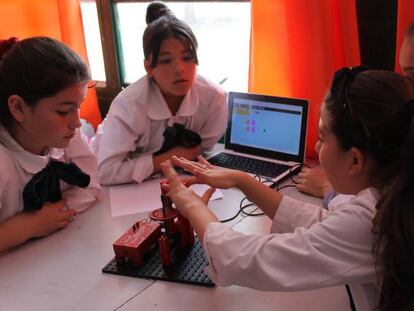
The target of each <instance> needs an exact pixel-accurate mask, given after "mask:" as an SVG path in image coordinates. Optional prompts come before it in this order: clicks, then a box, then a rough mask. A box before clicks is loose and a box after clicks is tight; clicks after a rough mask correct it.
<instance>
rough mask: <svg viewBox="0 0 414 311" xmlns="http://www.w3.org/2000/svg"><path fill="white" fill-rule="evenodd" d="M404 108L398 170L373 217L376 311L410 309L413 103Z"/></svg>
mask: <svg viewBox="0 0 414 311" xmlns="http://www.w3.org/2000/svg"><path fill="white" fill-rule="evenodd" d="M406 105H407V107H406V109H407V114H408V115H410V116H411V124H410V127H409V129H408V135H407V136H406V138H405V141H404V144H403V146H402V148H401V152H400V158H399V159H395V161H397V162H398V163H400V164H399V166H400V167H399V170H398V172H395V177H394V178H393V179H392V181H391V182H390V183H389V186H387V187H384V189H383V191H382V192H383V193H382V195H381V200H380V201H379V202H378V204H377V213H376V216H375V218H374V226H373V233H374V236H375V237H376V240H375V243H374V245H373V254H374V258H375V264H376V270H377V272H378V277H379V284H381V296H380V302H379V307H378V310H380V311H388V310H414V294H413V293H414V264H413V259H414V189H413V187H414V163H413V159H414V100H410V101H409V102H408V103H407V104H406Z"/></svg>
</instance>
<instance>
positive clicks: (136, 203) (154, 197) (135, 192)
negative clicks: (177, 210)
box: [109, 178, 223, 217]
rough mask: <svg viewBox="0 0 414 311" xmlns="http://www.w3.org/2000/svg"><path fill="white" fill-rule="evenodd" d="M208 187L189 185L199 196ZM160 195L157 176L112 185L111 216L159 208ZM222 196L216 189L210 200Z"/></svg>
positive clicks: (110, 190)
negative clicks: (138, 181)
mask: <svg viewBox="0 0 414 311" xmlns="http://www.w3.org/2000/svg"><path fill="white" fill-rule="evenodd" d="M208 188H209V186H207V185H192V186H191V187H190V189H192V190H193V191H194V192H195V193H196V194H197V195H199V196H201V195H202V194H203V193H204V192H205V191H206V190H207V189H208ZM160 196H161V189H160V179H158V178H154V179H150V180H147V181H145V182H143V183H141V184H128V185H120V186H112V187H110V188H109V198H110V205H111V216H112V217H116V216H123V215H130V214H138V213H143V212H150V211H153V210H155V209H158V208H161V207H162V206H161V198H160ZM222 197H223V193H222V192H221V191H220V190H218V189H217V190H216V191H215V192H214V193H213V195H212V197H211V199H210V200H217V199H220V198H222Z"/></svg>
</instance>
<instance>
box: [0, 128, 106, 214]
mask: <svg viewBox="0 0 414 311" xmlns="http://www.w3.org/2000/svg"><path fill="white" fill-rule="evenodd" d="M50 158H53V159H56V160H58V161H61V162H66V163H69V162H74V163H75V164H76V165H77V166H79V168H81V169H82V170H83V171H84V172H85V173H87V174H88V175H89V176H90V177H91V180H90V184H89V186H88V187H87V188H80V187H77V186H72V185H69V184H67V183H65V182H63V181H61V189H62V196H63V197H64V198H66V199H67V201H66V203H67V206H68V207H69V208H72V209H75V210H76V211H78V212H81V211H83V210H85V209H86V208H88V207H89V206H90V205H91V204H92V203H93V202H95V201H96V199H97V197H98V195H99V193H100V189H101V188H100V185H99V180H98V174H97V163H96V156H95V155H94V154H93V152H92V150H91V149H90V147H89V146H88V144H87V143H86V142H85V141H84V139H83V137H82V136H81V132H80V130H79V129H78V130H77V131H76V134H75V136H74V137H73V138H72V139H71V141H70V143H69V146H68V147H67V148H65V149H57V148H49V150H48V153H47V154H45V155H42V156H40V155H35V154H33V153H30V152H28V151H26V150H25V149H23V148H22V147H21V146H20V145H19V144H18V143H17V142H16V141H15V140H14V139H13V137H12V136H11V135H10V134H9V132H8V131H7V130H6V129H5V128H4V127H3V126H1V125H0V170H1V174H0V222H3V221H5V220H6V219H8V218H10V217H13V216H15V215H16V214H18V213H20V212H22V211H23V190H24V188H25V186H26V184H27V183H28V181H29V180H30V179H31V178H32V177H33V175H35V174H36V173H38V172H39V171H41V170H42V169H43V168H45V167H46V165H47V164H48V163H49V161H50Z"/></svg>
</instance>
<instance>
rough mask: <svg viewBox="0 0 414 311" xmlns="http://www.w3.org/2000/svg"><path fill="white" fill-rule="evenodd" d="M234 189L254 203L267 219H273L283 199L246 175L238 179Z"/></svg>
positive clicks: (277, 193)
mask: <svg viewBox="0 0 414 311" xmlns="http://www.w3.org/2000/svg"><path fill="white" fill-rule="evenodd" d="M236 187H237V188H239V189H240V190H241V191H242V192H243V193H244V194H245V195H246V197H247V199H248V200H249V201H251V202H253V203H255V204H256V205H257V206H258V207H259V208H260V209H261V210H262V211H263V212H264V213H265V214H266V215H267V216H268V217H270V218H271V219H273V217H274V216H275V214H276V211H277V209H278V207H279V204H280V202H281V200H282V197H283V195H282V194H281V193H280V192H277V191H275V190H273V189H271V188H269V187H268V186H266V185H264V184H262V183H261V182H259V181H257V180H256V179H254V178H252V177H251V176H250V175H248V174H243V175H241V176H239V177H238V181H237V183H236Z"/></svg>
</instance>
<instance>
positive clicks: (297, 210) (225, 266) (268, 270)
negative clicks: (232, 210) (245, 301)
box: [204, 188, 379, 311]
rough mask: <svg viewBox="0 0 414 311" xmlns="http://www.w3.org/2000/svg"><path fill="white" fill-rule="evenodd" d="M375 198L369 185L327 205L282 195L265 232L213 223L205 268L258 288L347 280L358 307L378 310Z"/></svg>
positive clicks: (220, 279) (216, 277)
mask: <svg viewBox="0 0 414 311" xmlns="http://www.w3.org/2000/svg"><path fill="white" fill-rule="evenodd" d="M377 200H378V193H377V191H376V190H374V189H373V188H367V189H365V190H363V191H361V192H360V193H359V194H357V195H356V196H348V199H347V200H337V204H330V209H329V210H326V209H324V208H322V207H319V206H315V205H312V204H307V203H304V202H302V201H297V200H295V199H292V198H289V197H287V196H284V197H283V199H282V202H281V203H280V206H279V209H278V211H277V212H276V215H275V217H274V220H273V223H272V227H271V234H266V235H246V234H243V233H240V232H237V231H235V230H233V229H231V228H229V227H228V226H226V225H224V224H221V223H211V224H209V225H208V227H207V229H206V233H205V237H204V249H205V251H206V255H207V258H208V260H209V266H208V267H207V268H206V271H207V273H208V274H209V276H210V277H211V278H212V280H213V281H214V282H215V283H216V284H218V285H221V286H227V285H231V284H237V285H241V286H248V287H252V288H256V289H260V290H271V291H300V290H311V289H317V288H322V287H327V286H336V285H344V284H349V285H350V287H351V291H352V295H353V299H354V302H355V304H356V307H357V310H358V311H361V310H374V309H375V306H376V305H377V303H378V301H379V288H378V287H377V283H376V281H377V279H376V274H375V269H374V260H373V256H372V253H371V247H372V243H373V236H372V233H371V228H372V221H373V218H374V215H375V212H376V210H375V205H376V203H377ZM333 203H335V202H333ZM344 290H345V289H344Z"/></svg>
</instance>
